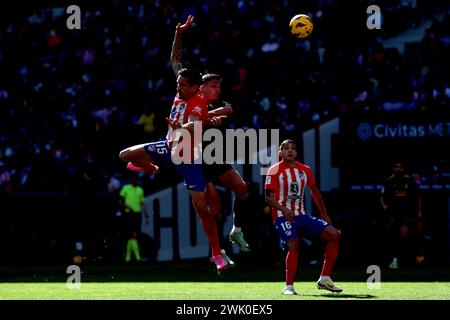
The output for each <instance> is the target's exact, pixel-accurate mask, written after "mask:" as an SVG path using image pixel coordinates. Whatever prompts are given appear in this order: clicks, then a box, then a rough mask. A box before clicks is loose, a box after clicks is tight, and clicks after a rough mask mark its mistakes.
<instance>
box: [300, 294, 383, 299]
mask: <svg viewBox="0 0 450 320" xmlns="http://www.w3.org/2000/svg"><path fill="white" fill-rule="evenodd" d="M302 296H305V297H328V298H335V299H374V298H377V296H374V295H371V294H345V293H344V294H343V293H322V294H309V295H306V294H304V295H303V294H302Z"/></svg>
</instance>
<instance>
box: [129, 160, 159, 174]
mask: <svg viewBox="0 0 450 320" xmlns="http://www.w3.org/2000/svg"><path fill="white" fill-rule="evenodd" d="M127 169H128V170H130V171H133V172H144V173H148V174H154V175H155V174H157V173H158V172H159V167H158V166H156V165H154V164H153V163H150V162H149V163H148V164H146V165H145V167H138V166H136V165H134V164H133V163H132V162H128V164H127Z"/></svg>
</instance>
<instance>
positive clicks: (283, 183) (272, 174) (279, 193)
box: [264, 140, 342, 295]
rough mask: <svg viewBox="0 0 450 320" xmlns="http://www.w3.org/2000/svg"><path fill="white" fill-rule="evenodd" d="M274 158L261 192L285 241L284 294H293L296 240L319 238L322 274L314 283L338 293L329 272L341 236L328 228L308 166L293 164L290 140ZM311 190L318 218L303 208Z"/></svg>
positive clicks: (320, 199) (328, 219)
mask: <svg viewBox="0 0 450 320" xmlns="http://www.w3.org/2000/svg"><path fill="white" fill-rule="evenodd" d="M278 155H279V156H280V157H281V161H280V162H278V163H276V164H274V165H273V166H272V167H270V169H269V171H268V173H267V176H266V183H265V186H264V189H265V190H266V203H267V204H268V205H270V206H271V207H272V219H273V222H274V224H275V228H276V230H277V231H278V234H279V235H280V238H281V240H282V241H284V242H287V245H288V247H289V251H288V253H287V256H286V286H285V288H284V289H283V294H285V295H294V294H295V295H296V294H298V293H297V291H296V290H295V289H294V278H295V274H296V273H297V262H298V255H299V244H300V237H302V236H304V235H310V236H319V237H320V239H322V240H324V241H327V244H326V247H325V254H324V261H323V267H322V273H321V275H320V278H319V280H318V281H317V287H318V288H319V289H325V290H328V291H331V292H341V291H342V289H341V288H339V287H338V286H336V285H335V284H334V283H333V281H332V280H331V271H332V269H333V266H334V263H335V261H336V258H337V255H338V251H339V239H340V238H341V233H340V231H338V230H337V229H335V228H334V227H333V226H332V225H331V219H330V217H329V216H328V214H327V210H326V208H325V204H324V202H323V199H322V195H321V193H320V191H319V189H318V188H317V186H316V183H315V179H314V176H313V172H312V170H311V168H310V167H308V166H307V165H304V164H302V163H300V162H298V161H296V160H295V159H296V157H297V150H296V146H295V144H294V142H293V141H292V140H285V141H283V142H282V143H281V145H280V150H279V152H278ZM306 186H308V188H309V189H310V191H311V194H312V197H313V199H314V202H315V203H316V205H317V206H318V208H319V210H320V214H321V216H322V219H318V218H315V217H313V216H312V215H310V214H307V213H306V212H305V209H304V201H303V200H304V194H305V187H306Z"/></svg>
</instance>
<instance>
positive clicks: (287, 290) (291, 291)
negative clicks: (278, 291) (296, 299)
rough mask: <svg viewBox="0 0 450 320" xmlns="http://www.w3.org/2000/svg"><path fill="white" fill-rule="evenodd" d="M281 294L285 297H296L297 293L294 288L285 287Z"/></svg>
mask: <svg viewBox="0 0 450 320" xmlns="http://www.w3.org/2000/svg"><path fill="white" fill-rule="evenodd" d="M283 294H284V295H285V296H291V295H298V292H297V291H295V289H294V286H286V287H284V289H283Z"/></svg>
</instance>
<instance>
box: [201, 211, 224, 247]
mask: <svg viewBox="0 0 450 320" xmlns="http://www.w3.org/2000/svg"><path fill="white" fill-rule="evenodd" d="M199 218H200V222H201V224H202V228H203V231H204V232H205V234H206V237H207V238H208V242H209V245H210V246H211V251H212V255H213V256H217V255H220V243H219V234H218V233H217V222H216V218H215V217H214V216H212V215H206V216H203V217H200V216H199Z"/></svg>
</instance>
